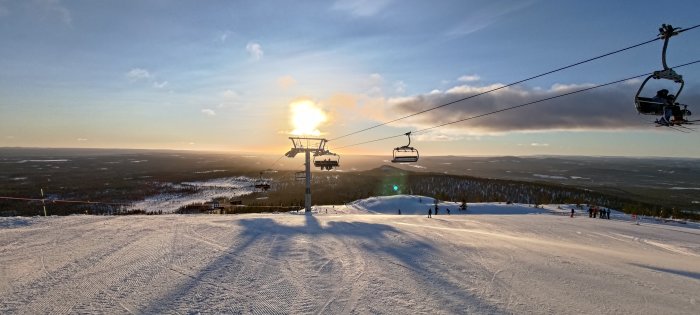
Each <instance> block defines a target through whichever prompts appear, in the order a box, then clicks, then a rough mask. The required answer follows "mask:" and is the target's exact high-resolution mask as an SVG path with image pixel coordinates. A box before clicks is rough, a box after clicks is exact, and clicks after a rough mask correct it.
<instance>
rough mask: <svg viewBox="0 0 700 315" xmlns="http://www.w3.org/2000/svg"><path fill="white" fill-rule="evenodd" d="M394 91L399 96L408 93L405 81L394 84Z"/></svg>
mask: <svg viewBox="0 0 700 315" xmlns="http://www.w3.org/2000/svg"><path fill="white" fill-rule="evenodd" d="M394 91H395V92H396V93H398V94H403V93H406V83H404V82H403V81H396V82H394Z"/></svg>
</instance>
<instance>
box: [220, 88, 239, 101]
mask: <svg viewBox="0 0 700 315" xmlns="http://www.w3.org/2000/svg"><path fill="white" fill-rule="evenodd" d="M222 95H223V96H224V98H226V99H234V98H238V93H236V91H234V90H226V91H224V93H222Z"/></svg>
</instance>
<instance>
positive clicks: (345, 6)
mask: <svg viewBox="0 0 700 315" xmlns="http://www.w3.org/2000/svg"><path fill="white" fill-rule="evenodd" d="M392 1H393V0H338V1H336V2H335V3H334V4H333V7H332V9H333V10H338V11H344V12H347V13H349V14H350V15H352V16H355V17H370V16H374V15H376V14H377V13H379V12H380V11H381V10H382V9H384V8H385V7H387V6H388V5H389V4H390V3H391V2H392Z"/></svg>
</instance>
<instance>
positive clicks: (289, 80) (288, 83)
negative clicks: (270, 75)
mask: <svg viewBox="0 0 700 315" xmlns="http://www.w3.org/2000/svg"><path fill="white" fill-rule="evenodd" d="M296 83H297V80H295V79H294V77H292V76H291V75H285V76H281V77H279V78H277V85H279V86H280V87H281V88H283V89H285V90H286V89H288V88H290V87H292V86H294V85H295V84H296Z"/></svg>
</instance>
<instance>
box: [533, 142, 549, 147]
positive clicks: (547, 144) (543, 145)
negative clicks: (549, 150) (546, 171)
mask: <svg viewBox="0 0 700 315" xmlns="http://www.w3.org/2000/svg"><path fill="white" fill-rule="evenodd" d="M530 146H531V147H548V146H549V143H539V142H533V143H530Z"/></svg>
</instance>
